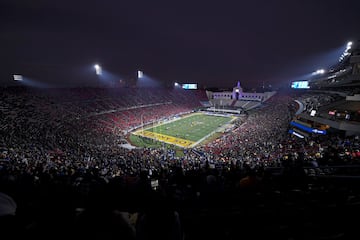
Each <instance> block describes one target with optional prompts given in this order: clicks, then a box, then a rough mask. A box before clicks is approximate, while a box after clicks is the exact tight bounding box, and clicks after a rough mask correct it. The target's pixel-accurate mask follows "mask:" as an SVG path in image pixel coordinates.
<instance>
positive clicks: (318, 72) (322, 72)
mask: <svg viewBox="0 0 360 240" xmlns="http://www.w3.org/2000/svg"><path fill="white" fill-rule="evenodd" d="M324 73H325V69H318V70H316V71H315V72H313V75H319V74H324Z"/></svg>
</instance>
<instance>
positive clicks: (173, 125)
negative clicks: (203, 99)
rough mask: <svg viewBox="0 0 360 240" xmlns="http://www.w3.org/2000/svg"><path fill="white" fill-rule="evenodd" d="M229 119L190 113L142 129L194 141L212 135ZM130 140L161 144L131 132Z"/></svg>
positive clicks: (148, 144)
mask: <svg viewBox="0 0 360 240" xmlns="http://www.w3.org/2000/svg"><path fill="white" fill-rule="evenodd" d="M231 120H232V118H231V117H225V116H214V115H207V114H192V115H189V116H186V117H182V118H179V119H176V120H174V121H170V122H165V123H160V124H158V125H157V126H153V127H149V128H146V129H144V131H146V132H151V133H155V135H162V136H168V137H171V138H175V139H184V140H187V141H191V142H193V143H196V142H198V141H200V140H202V139H204V138H206V137H207V136H209V135H212V133H214V132H215V130H216V129H218V128H220V127H222V126H224V125H225V124H227V123H229V122H230V121H231ZM216 136H218V135H216ZM155 138H156V137H155ZM130 140H131V142H132V143H133V144H134V145H136V146H146V147H160V146H162V145H161V143H159V142H156V141H152V140H151V139H146V138H143V137H141V136H137V138H135V137H134V135H133V134H132V137H131V138H130Z"/></svg>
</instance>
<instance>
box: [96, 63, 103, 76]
mask: <svg viewBox="0 0 360 240" xmlns="http://www.w3.org/2000/svg"><path fill="white" fill-rule="evenodd" d="M94 68H95V72H96V75H101V73H102V69H101V67H100V65H99V64H95V65H94Z"/></svg>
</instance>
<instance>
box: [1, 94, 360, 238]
mask: <svg viewBox="0 0 360 240" xmlns="http://www.w3.org/2000/svg"><path fill="white" fill-rule="evenodd" d="M103 91H104V90H101V89H98V90H96V89H90V90H88V89H77V90H71V91H67V90H62V91H60V92H57V93H58V95H57V94H53V93H51V94H49V95H44V94H42V93H38V92H34V91H30V90H26V89H20V90H19V89H2V90H1V93H0V103H1V104H0V106H1V109H0V134H1V137H0V161H1V165H0V178H1V179H0V192H1V195H0V203H1V206H2V207H1V211H0V215H1V223H0V225H1V227H2V228H3V229H4V234H5V233H6V234H10V235H11V236H15V237H25V236H26V237H29V236H30V237H31V236H33V237H37V238H44V239H45V238H49V237H51V238H59V239H60V238H64V237H67V236H68V235H69V234H70V233H71V232H73V233H74V235H73V236H74V237H76V238H88V239H99V238H101V239H103V238H111V239H115V238H123V239H135V238H137V239H150V238H153V239H184V238H188V239H195V238H199V237H206V238H210V239H215V238H219V237H220V238H224V239H234V238H238V235H237V234H240V235H242V236H246V237H250V236H255V237H260V236H262V235H261V234H264V235H263V236H268V235H270V236H271V234H273V236H278V237H279V238H281V239H288V238H289V237H293V238H295V239H300V238H302V237H304V234H305V235H306V234H309V236H310V238H311V237H314V238H316V237H320V236H321V237H324V234H325V235H326V234H329V235H331V236H340V237H344V236H345V237H347V235H346V234H345V235H344V233H345V232H351V231H352V230H349V229H348V228H350V226H352V223H351V222H350V221H345V223H347V224H348V225H347V226H343V225H341V224H340V225H339V226H337V227H336V228H333V229H331V230H329V229H328V228H326V229H327V230H326V231H325V230H324V229H323V228H324V227H326V226H335V224H334V223H333V222H331V221H329V220H328V219H326V217H327V216H328V215H327V214H330V212H331V214H333V216H334V217H344V216H345V213H348V211H345V212H341V211H340V210H336V211H335V209H334V208H333V206H334V204H336V206H339V204H340V205H341V207H342V208H341V210H344V209H345V210H347V207H348V206H349V205H350V204H352V202H355V203H357V202H356V200H360V191H359V189H358V187H356V188H355V187H354V188H352V187H353V185H348V186H347V187H346V188H345V187H344V188H341V194H342V195H340V196H339V195H337V194H338V193H339V190H338V188H336V189H335V188H334V186H335V185H336V184H334V183H333V182H330V183H329V184H328V185H326V186H327V187H323V185H320V184H319V181H322V180H318V179H317V178H316V177H318V176H319V175H323V176H326V175H332V174H333V173H334V172H335V171H337V169H335V168H333V167H332V166H334V165H353V166H356V164H358V163H359V161H360V153H359V150H360V145H359V138H358V136H346V137H344V136H342V135H339V134H333V135H331V136H326V137H324V136H321V137H313V138H311V139H309V140H306V141H305V140H299V139H295V138H294V137H293V136H289V134H288V133H287V130H288V126H289V121H290V120H291V118H292V114H293V113H294V111H295V109H294V106H293V105H292V102H293V98H291V97H289V96H283V95H278V96H274V97H273V98H272V99H270V100H269V101H268V102H266V103H265V104H264V105H263V106H262V107H261V108H259V109H257V110H255V111H251V112H249V113H248V114H247V115H243V116H241V117H240V118H239V119H238V121H237V122H236V128H235V129H234V131H232V132H229V133H226V134H224V135H223V136H222V137H221V138H219V139H217V140H214V141H213V142H210V143H208V144H206V145H204V146H199V147H196V148H194V149H187V150H184V152H183V156H179V157H177V156H175V155H174V149H171V148H170V149H166V148H160V149H150V148H145V149H126V148H122V147H120V144H121V143H124V141H125V137H126V136H125V133H126V130H128V129H131V128H133V127H136V126H138V125H140V124H141V121H144V122H151V121H153V120H154V119H157V118H160V117H164V116H165V117H170V116H172V115H175V114H181V113H184V112H189V111H191V110H192V109H194V108H196V107H200V106H201V104H200V101H202V100H203V97H204V95H203V94H202V93H201V92H200V93H199V92H192V93H191V92H167V91H165V90H161V92H160V93H161V94H158V93H157V92H155V93H154V92H153V90H151V91H150V90H134V89H131V90H129V95H126V94H125V92H122V94H123V95H121V96H120V97H119V99H116V98H115V97H114V96H113V95H112V94H115V93H111V94H109V93H107V92H103ZM137 91H139V95H137V97H134V98H133V99H132V98H131V97H129V96H130V95H131V96H133V95H134V94H137V93H136V92H137ZM105 96H106V97H105ZM108 96H112V97H110V98H109V97H108ZM139 96H141V97H139ZM143 96H148V97H143ZM169 96H171V97H169ZM94 99H95V100H94ZM125 99H126V101H127V102H126V103H124V102H123V101H125ZM148 104H153V105H151V106H149V105H148ZM144 105H146V106H144ZM109 111H112V112H109ZM142 116H146V117H144V118H143V119H141V118H142ZM119 122H120V124H119ZM134 122H135V123H134ZM100 126H105V127H100ZM106 126H107V127H108V128H107V127H106ZM109 129H111V131H108V130H109ZM322 167H326V168H322ZM354 169H356V168H354ZM273 170H274V171H275V170H279V171H280V172H277V174H275V173H274V172H272V171H273ZM351 171H354V170H351ZM343 173H344V171H343ZM345 173H346V172H345ZM314 177H315V180H316V181H310V179H313V180H314ZM309 186H310V187H309ZM320 193H322V195H321V194H320ZM325 196H326V197H325ZM300 198H301V199H303V202H301V201H299V199H300ZM270 203H272V204H273V205H271V204H270ZM320 203H321V204H325V205H321V204H320ZM286 204H288V205H286ZM327 204H328V205H327ZM284 206H286V207H284ZM308 206H310V208H308ZM320 206H326V207H324V208H321V207H320ZM305 207H306V211H304V212H303V213H301V210H303V209H304V208H305ZM325 208H326V211H325V210H324V209H325ZM219 209H221V213H220V212H218V211H219ZM289 210H291V213H289V212H288V211H289ZM327 211H330V212H327ZM265 213H268V214H265ZM354 213H355V212H354ZM354 213H353V214H354ZM276 214H278V216H276ZM318 214H319V215H321V214H325V215H321V216H318ZM215 216H217V217H215ZM324 216H326V217H324ZM219 217H225V218H227V219H226V220H222V219H219ZM244 217H245V219H244ZM239 218H241V219H239ZM246 218H248V219H246ZM285 218H286V219H285ZM210 219H211V221H210ZM234 219H237V220H234ZM314 219H317V220H319V219H321V221H323V222H317V223H314V221H315V220H314ZM300 220H303V222H301V221H300ZM197 221H200V222H197ZM220 221H224V222H223V223H221V222H220ZM233 221H234V222H233ZM253 221H256V222H257V224H256V225H253V224H252V222H253ZM225 223H226V224H225ZM235 223H240V224H241V225H242V227H241V229H242V230H241V232H240V233H238V232H237V231H238V230H237V228H238V226H237V225H236V224H235ZM309 224H310V225H311V224H314V225H311V226H308V225H309ZM208 226H212V227H214V229H217V230H214V229H212V230H210V229H208ZM314 228H316V229H314ZM318 228H319V229H320V230H319V229H318ZM257 229H263V230H266V231H265V232H261V231H260V232H256V230H257ZM304 229H305V230H304ZM279 234H280V235H279ZM338 234H340V235H338ZM305 237H306V236H305Z"/></svg>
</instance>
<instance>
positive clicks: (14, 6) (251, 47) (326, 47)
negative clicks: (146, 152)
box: [0, 0, 360, 87]
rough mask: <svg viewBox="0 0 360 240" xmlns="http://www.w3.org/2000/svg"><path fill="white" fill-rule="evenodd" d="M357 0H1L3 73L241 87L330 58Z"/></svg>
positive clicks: (351, 28)
mask: <svg viewBox="0 0 360 240" xmlns="http://www.w3.org/2000/svg"><path fill="white" fill-rule="evenodd" d="M359 9H360V1H358V0H341V1H339V0H327V1H323V0H321V1H315V0H311V1H310V0H304V1H300V0H296V1H295V0H279V1H270V0H268V1H266V0H252V1H240V0H237V1H226V0H223V1H209V0H207V1H202V0H201V1H196V0H192V1H187V0H182V1H170V0H166V1H154V0H145V1H136V0H133V1H121V0H117V1H113V0H102V1H92V0H88V1H75V0H73V1H68V0H62V1H46V0H33V1H30V0H28V1H26V0H23V1H20V0H0V29H1V31H0V56H1V58H0V61H1V67H0V81H1V84H2V85H4V84H9V83H11V82H12V74H14V73H18V74H23V75H24V76H25V77H29V78H30V79H33V80H36V81H39V82H42V83H44V84H45V85H48V86H59V85H76V86H81V85H91V84H92V83H94V82H96V80H97V79H96V76H95V73H94V69H93V68H92V66H93V65H94V63H99V64H101V66H102V67H103V69H104V71H107V72H108V73H111V75H112V76H113V78H114V79H119V80H120V79H124V81H125V80H127V79H130V78H135V76H136V71H137V70H138V69H140V70H142V71H144V73H145V74H146V75H147V76H149V77H151V78H153V79H155V80H158V81H160V82H162V83H168V84H169V85H170V84H172V83H173V82H180V83H185V82H187V83H199V84H200V85H201V86H206V87H232V86H234V85H235V84H236V82H237V81H241V83H242V85H243V86H245V87H257V86H259V85H262V84H263V83H265V84H272V85H273V86H279V85H282V84H287V83H288V82H289V80H293V79H294V80H295V79H299V78H302V76H303V75H305V74H307V73H309V72H311V71H314V70H316V69H317V68H322V67H326V66H328V65H330V64H333V63H335V62H336V61H337V60H338V58H339V56H340V54H341V51H342V50H344V49H345V45H346V43H347V42H348V41H349V40H352V41H356V40H358V39H360V13H359Z"/></svg>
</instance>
